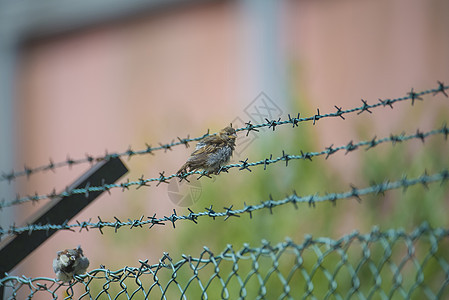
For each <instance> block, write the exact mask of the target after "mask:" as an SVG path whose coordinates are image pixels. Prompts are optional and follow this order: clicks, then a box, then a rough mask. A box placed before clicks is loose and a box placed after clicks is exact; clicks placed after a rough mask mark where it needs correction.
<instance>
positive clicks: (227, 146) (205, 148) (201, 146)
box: [176, 125, 237, 175]
mask: <svg viewBox="0 0 449 300" xmlns="http://www.w3.org/2000/svg"><path fill="white" fill-rule="evenodd" d="M236 138H237V134H236V133H235V129H234V128H232V125H231V126H228V127H225V128H224V129H222V130H221V131H220V132H219V133H218V134H216V135H211V136H208V137H206V138H204V139H203V140H201V141H200V142H199V143H198V144H197V145H196V149H195V151H193V153H192V154H191V155H190V157H189V158H188V159H187V162H186V163H185V164H184V165H183V166H182V167H181V169H179V170H178V172H176V174H178V175H182V174H184V173H186V172H191V171H195V170H198V169H202V170H204V171H206V172H207V173H208V174H209V173H214V174H218V173H219V171H220V169H221V167H222V166H224V165H225V164H226V163H227V162H229V159H230V158H231V156H232V151H234V148H235V139H236Z"/></svg>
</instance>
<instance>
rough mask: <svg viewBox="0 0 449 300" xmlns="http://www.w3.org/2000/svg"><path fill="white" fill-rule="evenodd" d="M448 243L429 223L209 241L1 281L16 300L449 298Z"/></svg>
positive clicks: (447, 236) (447, 237) (444, 232)
mask: <svg viewBox="0 0 449 300" xmlns="http://www.w3.org/2000/svg"><path fill="white" fill-rule="evenodd" d="M448 242H449V230H448V229H446V228H431V227H430V226H429V225H428V224H426V223H424V224H422V225H420V226H419V227H417V228H416V229H415V230H413V231H412V232H411V233H406V232H405V231H404V230H400V229H399V230H398V229H390V230H385V231H382V230H380V229H379V228H378V227H374V228H373V229H372V230H371V232H370V233H367V234H361V233H359V232H353V233H351V234H348V235H345V236H343V237H341V238H339V239H332V238H329V237H322V238H313V237H312V236H309V235H308V236H306V237H305V239H304V240H303V241H302V242H295V241H293V240H291V239H288V238H287V239H286V240H285V241H284V242H281V243H278V244H275V245H271V244H270V243H269V242H267V241H262V244H261V245H260V246H258V247H252V246H250V245H248V244H244V245H243V247H241V248H240V249H239V250H235V249H234V247H233V246H231V245H228V246H227V247H226V248H225V249H223V250H222V251H221V252H220V253H217V254H214V253H213V252H212V251H211V250H210V249H209V248H207V247H204V250H203V251H202V252H201V253H200V255H199V256H197V257H193V256H191V255H182V257H181V258H177V259H175V258H172V257H170V255H169V254H168V253H164V255H163V257H162V258H161V259H160V260H159V261H158V262H149V261H148V260H139V262H138V263H137V266H134V267H128V266H127V267H124V268H122V269H118V270H109V269H107V268H105V267H100V268H98V269H94V270H90V271H89V272H88V273H87V274H85V275H79V276H78V275H77V276H76V280H72V282H71V283H66V284H63V283H61V282H58V281H57V280H56V279H53V278H44V277H37V278H28V277H25V276H21V277H19V276H9V275H8V276H6V277H5V278H3V279H1V280H0V285H3V286H4V287H5V293H6V294H10V295H12V296H11V297H10V298H9V299H25V298H28V299H32V298H33V297H34V296H37V295H46V297H47V299H447V298H448V297H449V287H448V286H449V252H448V251H447V245H448ZM64 295H66V296H64Z"/></svg>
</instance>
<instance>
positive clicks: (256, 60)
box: [0, 0, 449, 277]
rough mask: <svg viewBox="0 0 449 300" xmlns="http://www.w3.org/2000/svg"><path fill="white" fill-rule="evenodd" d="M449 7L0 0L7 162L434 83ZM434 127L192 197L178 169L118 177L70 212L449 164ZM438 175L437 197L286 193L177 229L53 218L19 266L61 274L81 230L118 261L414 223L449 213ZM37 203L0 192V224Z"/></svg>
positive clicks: (140, 206)
mask: <svg viewBox="0 0 449 300" xmlns="http://www.w3.org/2000/svg"><path fill="white" fill-rule="evenodd" d="M448 13H449V2H448V1H446V0H435V1H428V0H378V1H355V0H340V1H310V0H296V1H293V0H285V1H274V0H263V1H255V0H242V1H231V0H215V1H213V0H210V1H205V0H203V1H201V0H171V1H159V0H153V1H116V0H107V1H106V0H97V1H85V0H82V1H55V0H41V1H0V134H1V140H2V142H1V143H0V147H1V148H0V170H1V171H2V172H3V173H7V172H10V170H12V169H14V170H23V169H24V166H26V167H36V166H40V165H45V164H47V163H48V162H49V159H51V160H52V161H53V162H59V161H64V160H66V159H67V157H70V158H81V157H85V155H86V153H88V154H92V155H95V156H99V155H102V154H104V153H105V152H106V151H107V152H108V153H111V152H124V151H126V150H127V149H129V148H130V147H131V148H132V149H133V150H137V149H145V148H146V144H149V145H153V146H154V145H158V143H168V142H171V141H172V140H174V139H176V138H177V137H186V136H188V135H190V137H196V136H201V135H202V134H204V133H205V132H206V131H207V130H208V129H210V130H211V132H216V131H218V130H219V129H221V128H222V127H224V126H226V125H227V124H229V123H230V122H233V123H234V124H235V125H236V126H243V123H244V122H247V121H248V120H252V122H253V123H260V122H264V118H265V117H266V118H269V119H273V118H275V119H277V118H278V117H281V118H282V119H285V118H287V114H291V115H296V114H297V113H298V112H301V115H302V116H310V115H313V114H315V112H316V109H317V108H319V109H320V112H321V113H327V112H334V111H335V108H334V105H338V106H339V107H343V108H345V109H346V108H350V107H356V106H360V105H361V101H360V99H361V98H363V99H365V100H367V101H368V102H369V103H373V102H377V101H378V99H379V98H380V99H386V98H398V97H401V96H404V95H406V94H407V92H409V91H410V90H411V88H412V87H413V88H414V89H415V90H416V91H420V90H424V89H429V88H434V87H437V80H440V81H443V82H445V83H448V82H449V56H448V53H449V34H448V28H449V18H448V17H447V16H448ZM448 103H449V102H448V100H447V99H446V98H444V96H443V95H439V96H436V97H434V98H432V99H431V100H426V101H422V102H421V101H416V103H415V104H414V106H413V107H411V106H410V105H409V104H404V103H403V104H398V105H397V107H395V108H394V109H390V108H388V107H386V108H382V109H379V110H377V111H376V112H373V113H372V114H368V113H363V114H360V115H355V114H354V115H351V116H348V117H346V120H344V121H343V120H341V119H337V118H335V119H326V120H320V121H319V122H318V123H317V124H316V125H315V126H312V124H309V123H303V124H301V126H300V127H299V128H296V129H291V128H279V129H276V132H275V133H272V132H271V131H269V130H264V131H261V132H259V133H257V134H254V135H252V136H253V137H252V138H251V136H250V140H248V139H247V140H244V133H242V134H240V135H239V138H240V139H241V141H240V144H239V145H240V146H239V147H238V148H237V150H236V152H237V153H236V155H234V158H233V160H234V161H238V160H240V159H242V160H244V159H245V158H247V157H249V160H250V161H257V160H260V159H264V158H265V157H266V156H269V154H270V153H273V154H274V155H280V154H281V153H282V150H286V151H287V152H288V153H292V154H293V153H299V151H300V150H302V149H303V150H307V151H321V150H323V149H324V147H327V146H329V145H331V144H334V145H344V144H347V143H348V142H349V141H351V140H354V141H357V140H362V139H370V138H372V137H373V136H377V137H384V136H389V135H390V134H392V133H394V134H399V133H401V132H403V131H405V132H407V133H414V132H416V130H417V129H418V128H419V129H420V130H422V131H425V130H430V129H432V128H435V127H436V126H440V125H441V124H442V123H443V122H444V121H448V120H449V106H448V105H449V104H448ZM426 145H428V144H426ZM431 145H432V148H431V149H430V150H429V149H427V150H426V151H424V150H423V146H422V145H421V142H420V141H418V142H416V143H414V142H412V143H410V144H407V145H405V146H403V145H397V146H395V147H391V146H384V147H383V148H381V149H378V151H377V152H376V153H375V154H373V155H371V154H369V152H366V153H365V152H364V151H361V152H359V153H350V154H348V155H346V156H345V155H344V154H341V155H335V156H334V157H332V158H329V159H328V160H324V159H316V160H314V162H313V163H308V162H306V161H300V162H291V163H290V166H289V167H288V168H285V166H273V167H269V168H268V169H269V170H268V171H265V172H264V171H263V170H254V171H253V172H252V173H251V174H249V173H244V172H238V171H237V170H232V171H230V172H231V173H232V174H223V175H220V176H218V177H217V178H216V179H214V180H208V179H207V178H206V179H205V180H201V181H198V182H200V184H199V185H196V186H195V188H196V189H197V194H196V195H197V196H195V197H194V199H193V200H194V201H193V202H194V203H187V202H186V203H181V204H180V203H175V202H176V201H175V200H173V198H171V197H170V193H171V192H172V193H173V192H175V193H176V189H177V188H180V189H182V192H180V194H182V193H187V192H189V191H188V188H186V187H171V188H172V190H170V186H169V185H165V184H162V185H160V186H158V187H155V185H152V187H150V188H142V189H139V190H135V189H133V188H132V189H131V190H130V191H129V192H121V191H120V190H119V189H115V190H112V191H111V195H108V194H105V195H102V196H101V197H100V198H99V199H98V200H96V201H95V203H93V204H91V205H90V206H89V207H88V208H87V209H86V210H85V211H83V212H82V213H81V214H79V215H78V216H77V217H76V219H77V220H80V221H86V220H89V219H92V220H96V219H97V216H100V217H101V218H102V219H106V220H113V217H114V216H116V217H118V218H119V219H121V220H127V219H128V218H129V219H135V218H140V216H142V215H144V216H152V215H153V214H154V213H156V214H157V215H158V216H164V215H170V214H171V213H172V211H173V209H174V208H175V209H177V211H178V213H186V212H187V208H186V207H185V206H187V205H189V207H190V208H191V209H193V210H194V211H199V210H203V209H204V207H209V206H210V205H211V204H213V205H214V207H217V208H222V207H224V206H226V207H229V205H234V206H235V207H241V206H242V205H243V202H246V203H260V201H262V200H265V199H266V198H267V197H268V195H269V194H272V195H273V196H274V197H277V198H280V197H284V196H285V195H286V194H289V193H291V191H292V190H294V189H296V190H298V191H300V193H301V194H308V193H315V192H320V193H324V192H330V191H343V190H346V189H347V188H348V187H349V185H350V184H356V185H359V186H363V185H364V184H368V183H369V181H370V180H383V179H385V178H390V179H394V178H400V176H401V175H402V174H403V173H407V174H411V175H413V174H415V175H417V174H421V173H422V172H424V170H425V169H428V170H434V171H438V169H437V167H438V166H440V167H441V166H446V167H447V166H448V164H447V162H448V159H447V157H446V156H447V150H448V145H447V143H444V141H441V143H437V142H436V143H434V144H431ZM401 147H402V148H401ZM192 148H193V145H192V147H190V148H188V149H186V148H185V147H177V148H176V149H173V150H169V151H166V153H164V151H160V152H159V153H157V155H154V156H152V155H142V156H135V157H132V158H131V159H129V160H126V158H124V159H125V163H126V165H127V166H128V168H129V169H130V172H129V173H128V174H127V175H126V178H130V179H131V180H136V179H137V178H139V177H140V176H142V174H143V175H144V177H158V176H159V172H162V171H165V172H166V174H172V173H174V172H176V170H177V169H178V168H179V166H181V165H182V163H183V162H184V161H185V160H186V158H187V157H188V155H189V154H190V152H191V151H192ZM392 162H394V163H392ZM89 167H90V166H89V165H88V164H87V165H86V164H83V165H76V166H73V167H72V168H60V169H57V170H56V171H55V172H50V171H48V172H42V173H39V174H34V175H31V176H30V177H29V178H27V177H22V178H19V179H17V180H13V181H12V182H10V183H8V182H7V181H2V182H1V183H0V184H1V185H0V191H1V195H0V197H1V198H4V199H13V198H14V197H15V195H16V194H17V193H19V194H20V195H28V194H34V193H35V192H37V193H39V194H41V193H48V192H51V191H52V190H53V189H54V188H55V189H56V190H58V191H61V190H63V189H64V188H65V187H66V186H67V185H68V184H70V183H71V182H72V181H73V180H75V179H76V178H77V177H79V176H80V175H81V174H82V173H83V172H85V171H86V170H87V169H88V168H89ZM433 167H435V169H432V168H433ZM409 172H410V173H409ZM395 176H396V177H395ZM435 193H437V194H438V193H439V198H438V199H440V200H439V202H438V204H437V205H438V206H439V209H435V210H432V205H436V202H434V203H433V204H432V203H429V204H428V205H429V206H428V207H427V208H426V209H420V208H413V206H412V205H410V203H409V202H406V201H405V200H404V201H403V200H401V199H402V197H403V196H401V194H400V193H398V194H394V195H392V194H387V196H386V197H385V198H384V199H382V200H381V201H377V200H376V202H375V203H373V202H374V200H373V201H372V202H371V203H370V202H369V201H368V202H363V203H362V205H358V204H357V205H355V203H352V202H351V203H349V202H348V203H342V204H341V205H339V206H338V207H337V208H333V207H330V206H331V205H326V207H324V206H322V207H317V208H316V209H315V210H312V209H309V208H307V209H305V208H304V209H301V210H299V211H291V210H287V209H284V210H282V209H279V210H277V211H276V213H275V215H274V216H270V215H269V213H266V214H265V213H258V214H256V215H255V216H254V217H253V219H251V220H250V219H249V218H248V217H245V218H238V219H237V218H234V219H232V220H228V221H227V222H226V223H224V222H223V221H222V220H218V221H213V220H200V221H199V224H198V225H195V224H193V223H192V224H180V225H179V226H177V228H176V229H174V228H172V227H171V226H160V227H156V228H153V229H151V230H147V229H133V230H121V231H118V233H116V234H114V233H113V230H105V232H106V233H107V234H104V235H101V234H100V233H99V232H98V231H88V232H87V231H83V232H81V233H79V232H69V231H67V232H65V231H64V232H58V233H57V234H55V235H54V236H53V237H52V238H51V239H50V240H49V241H48V242H46V243H45V244H43V245H42V246H41V247H39V248H38V249H36V251H34V253H33V254H32V255H30V256H29V257H28V258H27V259H26V260H24V261H23V262H22V263H21V264H20V265H19V266H18V268H17V269H16V270H15V272H14V273H15V274H25V275H26V276H30V277H37V276H45V277H53V276H54V274H53V270H52V268H51V261H52V259H53V258H54V257H55V255H56V251H58V250H61V249H65V248H69V247H76V246H77V245H78V244H81V245H82V246H83V249H84V252H85V254H86V255H87V256H88V257H89V258H90V260H91V266H92V267H95V268H96V267H98V266H99V265H100V264H103V265H105V266H107V267H109V268H111V269H114V268H118V267H122V266H124V265H133V264H135V263H136V262H137V260H138V259H147V258H148V259H149V260H150V262H151V261H157V260H158V259H159V258H160V257H161V255H162V253H163V252H164V251H165V252H169V253H170V255H172V256H173V257H180V255H181V254H182V253H189V254H195V253H197V252H199V251H200V250H201V249H202V247H203V246H208V247H210V248H211V249H221V248H222V246H223V245H226V244H234V245H235V246H236V247H237V248H238V247H239V246H241V245H242V243H244V242H247V243H255V244H257V243H258V242H259V241H260V240H261V239H267V240H269V241H272V242H279V241H282V240H283V239H284V238H285V237H286V236H290V237H292V238H293V239H295V240H301V239H302V237H303V235H304V234H305V233H310V234H313V235H314V236H321V235H327V236H331V237H338V236H340V235H342V234H345V233H348V232H351V231H353V230H355V229H357V230H360V231H363V230H367V229H369V228H371V227H372V226H373V225H381V224H383V225H385V226H402V227H405V228H412V227H413V226H416V225H417V224H419V223H420V222H421V221H423V220H427V221H429V222H431V223H432V225H435V226H448V225H449V224H448V223H449V222H448V220H447V218H446V217H445V215H446V213H445V212H447V209H448V205H449V203H448V201H447V197H445V196H444V195H447V190H445V192H443V193H442V194H441V191H439V192H435ZM428 197H432V194H430V195H429V196H428ZM174 201H175V202H174ZM401 201H402V202H404V203H406V204H401V203H402V202H401ZM407 203H408V204H407ZM42 204H43V203H38V204H31V203H28V204H24V205H21V206H19V207H13V208H7V209H3V210H2V211H1V212H0V214H1V226H2V227H8V226H9V225H11V224H12V223H13V222H15V224H20V223H21V222H24V221H25V220H26V218H27V217H28V216H29V215H30V214H31V213H33V212H34V211H35V210H36V209H39V207H40V206H41V205H42ZM407 205H408V206H407ZM327 206H329V207H327ZM407 209H409V210H407ZM404 210H405V211H406V212H405V211H404ZM276 214H277V215H276ZM429 216H432V217H429ZM73 221H74V220H72V222H73ZM242 228H245V230H242ZM124 254H125V255H124ZM2 259H3V258H2Z"/></svg>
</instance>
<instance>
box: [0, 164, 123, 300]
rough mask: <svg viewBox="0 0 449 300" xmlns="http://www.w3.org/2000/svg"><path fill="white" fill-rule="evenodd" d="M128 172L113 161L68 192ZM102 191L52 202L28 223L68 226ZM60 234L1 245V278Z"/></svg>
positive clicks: (37, 234) (38, 234)
mask: <svg viewBox="0 0 449 300" xmlns="http://www.w3.org/2000/svg"><path fill="white" fill-rule="evenodd" d="M127 172H128V169H127V168H126V166H125V165H124V164H123V162H122V161H121V160H120V158H118V157H117V158H111V159H109V160H107V161H103V162H100V163H98V164H96V165H95V166H93V167H92V168H91V169H90V170H89V171H87V172H86V173H85V174H83V175H82V176H81V177H80V178H78V179H77V180H76V181H75V182H74V183H73V184H72V185H70V186H69V187H68V188H67V190H68V191H71V190H73V189H79V188H85V187H86V186H99V185H104V184H108V183H114V182H115V181H117V180H118V179H119V178H120V177H122V176H123V175H124V174H126V173H127ZM103 192H104V190H103V191H91V192H89V193H86V194H71V195H70V196H67V197H58V198H53V199H52V200H51V201H50V202H49V203H48V204H47V205H46V206H44V207H43V208H42V209H41V210H39V211H38V212H37V213H36V214H35V215H33V216H32V217H31V218H30V219H29V220H28V222H27V223H28V224H44V223H48V222H49V221H51V222H52V223H55V224H61V223H64V222H68V221H69V220H70V219H72V218H73V217H74V216H75V215H76V214H78V213H79V212H80V211H81V210H83V209H84V208H85V207H86V206H87V205H89V204H90V203H91V202H92V201H94V200H95V198H97V197H98V196H100V195H101V194H102V193H103ZM56 231H57V230H56V229H50V230H48V231H42V232H32V233H31V234H30V235H29V234H28V233H22V234H19V235H16V236H12V237H9V238H6V239H4V240H3V241H2V242H1V243H0V278H1V277H3V276H4V274H5V272H9V271H11V270H12V269H13V268H14V267H15V266H16V265H17V264H18V263H19V262H21V261H22V260H23V259H24V258H25V257H26V256H27V255H29V254H30V253H31V252H32V251H33V250H34V249H36V248H37V247H38V246H39V245H41V244H42V243H43V242H45V241H46V240H47V239H48V238H49V237H50V236H52V235H53V234H54V233H55V232H56ZM2 298H3V287H0V299H2Z"/></svg>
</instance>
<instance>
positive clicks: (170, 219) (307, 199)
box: [0, 169, 449, 236]
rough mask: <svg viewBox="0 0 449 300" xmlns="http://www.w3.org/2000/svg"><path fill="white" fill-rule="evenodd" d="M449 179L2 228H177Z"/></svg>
mask: <svg viewBox="0 0 449 300" xmlns="http://www.w3.org/2000/svg"><path fill="white" fill-rule="evenodd" d="M448 179H449V170H448V169H445V170H443V171H441V172H439V173H435V174H432V175H428V174H427V172H426V173H424V174H422V175H421V176H419V177H416V178H414V179H407V177H406V176H404V177H403V178H402V179H400V180H397V181H393V182H389V181H385V182H383V183H380V184H374V185H371V186H368V187H366V188H356V187H354V186H352V187H351V190H349V191H346V192H343V193H330V194H326V195H323V196H320V195H318V194H314V195H308V196H298V195H297V194H296V192H294V193H293V194H291V195H290V196H288V197H286V198H284V199H280V200H273V199H272V197H271V196H270V199H269V200H266V201H262V202H261V203H260V204H256V205H247V204H246V203H245V204H244V207H243V208H241V209H233V206H232V205H231V206H230V207H224V210H223V211H215V210H214V209H213V207H212V205H211V206H210V207H209V208H206V211H203V212H198V213H195V212H193V211H192V210H191V209H190V208H189V209H188V210H189V212H190V213H189V214H187V215H178V214H177V213H176V210H175V209H173V214H171V215H170V216H164V217H161V218H157V217H156V214H154V215H153V216H149V217H146V218H145V217H144V216H141V217H140V218H139V219H134V220H131V219H128V221H125V222H122V221H120V220H119V219H118V218H117V217H114V219H115V221H114V222H109V221H103V220H102V219H101V218H100V217H98V222H91V220H89V221H84V222H79V221H76V223H74V224H68V221H66V222H64V223H63V224H44V225H42V224H32V225H27V226H23V227H15V226H14V225H12V226H10V228H9V229H7V230H5V229H2V228H0V236H3V235H7V234H8V235H15V234H22V233H26V232H27V233H28V234H32V233H33V232H34V231H48V230H71V231H74V228H79V230H80V231H82V230H83V229H86V230H89V229H98V230H99V231H100V232H101V233H102V234H103V228H105V227H110V228H114V230H115V232H117V230H118V229H120V228H122V227H128V226H129V228H130V229H132V228H135V227H140V228H142V227H143V226H146V225H150V226H149V229H151V228H152V227H153V226H155V225H165V224H167V223H169V224H170V223H171V224H172V225H173V228H175V223H176V222H177V221H180V220H184V221H185V220H188V221H192V222H194V223H197V221H198V218H201V217H209V218H212V219H214V220H215V218H224V220H227V219H229V218H231V217H240V215H243V214H249V216H250V218H252V213H253V212H254V211H258V210H263V209H265V210H269V211H270V213H271V214H272V213H273V209H274V208H275V207H278V206H282V205H287V204H292V205H293V206H294V207H295V208H296V209H297V208H298V204H301V203H306V204H308V205H309V206H315V205H316V203H319V202H331V203H334V204H335V203H336V201H337V200H341V199H351V198H355V199H356V200H358V201H360V200H361V196H363V195H367V194H376V195H378V194H383V193H385V192H386V191H389V190H393V189H399V188H402V189H404V190H405V189H407V188H408V187H410V186H414V185H418V184H421V185H423V186H425V187H427V185H428V184H430V183H433V182H438V181H439V182H442V183H443V182H445V181H447V180H448Z"/></svg>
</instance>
